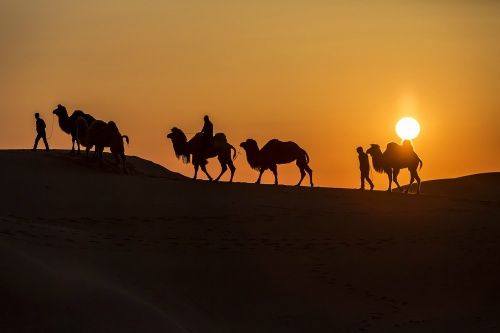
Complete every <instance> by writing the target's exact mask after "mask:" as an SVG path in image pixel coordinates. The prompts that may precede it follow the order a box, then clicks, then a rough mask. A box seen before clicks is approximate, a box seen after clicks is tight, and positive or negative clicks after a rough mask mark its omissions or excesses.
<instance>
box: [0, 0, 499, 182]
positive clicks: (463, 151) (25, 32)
mask: <svg viewBox="0 0 500 333" xmlns="http://www.w3.org/2000/svg"><path fill="white" fill-rule="evenodd" d="M499 41H500V2H498V1H451V0H450V1H446V0H442V1H439V0H437V1H425V0H424V1H422V0H419V1H410V0H407V1H377V4H375V3H374V1H332V0H330V1H319V0H317V1H315V0H309V1H292V0H286V1H285V0H283V1H276V0H266V1H236V0H235V1H206V0H184V1H165V0H151V1H139V0H136V1H132V0H121V1H106V0H98V1H97V0H86V1H70V0H50V1H49V0H46V1H34V0H24V1H18V0H1V1H0V45H1V52H0V123H1V124H2V131H1V132H0V148H29V147H31V145H32V142H33V139H34V136H35V135H34V119H33V113H34V112H40V113H41V115H42V117H44V118H45V120H46V123H47V125H48V133H49V135H50V132H51V124H52V110H53V109H54V107H55V105H56V104H58V103H61V104H64V105H66V107H67V108H68V109H69V110H71V111H72V110H74V109H83V110H85V111H86V112H88V113H91V114H93V115H94V116H96V117H97V118H100V119H104V120H115V121H116V122H117V123H118V125H119V127H120V129H121V131H122V133H124V134H128V135H129V136H130V138H131V145H130V146H129V148H128V150H127V153H128V154H132V155H139V156H141V157H144V158H148V159H152V160H154V161H156V162H158V163H160V164H162V165H164V166H166V167H167V168H169V169H171V170H174V171H179V172H182V173H184V174H186V175H191V174H192V167H191V166H184V165H182V163H181V162H180V161H178V160H176V159H175V157H174V155H173V150H172V147H171V144H170V142H169V141H166V138H165V135H166V133H167V131H168V130H169V129H170V128H171V127H172V126H178V127H180V128H182V129H183V130H185V131H186V132H195V131H199V130H200V129H201V127H202V125H203V120H202V116H203V115H204V114H209V115H211V118H212V120H213V122H214V125H215V131H216V132H219V131H222V132H225V133H226V134H227V136H228V138H229V140H230V142H231V143H233V145H235V146H237V145H239V143H240V142H241V141H244V140H245V139H246V138H249V137H252V138H255V139H256V140H257V141H258V142H259V144H260V145H261V146H262V145H263V144H264V143H265V142H266V141H267V140H269V139H271V138H279V139H282V140H293V141H296V142H297V143H298V144H299V145H301V146H302V147H303V148H304V149H306V150H307V151H308V153H309V155H310V157H311V164H310V165H311V167H312V168H313V170H314V171H315V178H316V182H315V183H316V184H317V185H322V186H342V187H355V186H358V169H357V155H356V152H355V148H356V147H357V146H358V145H362V146H364V147H367V146H368V145H369V144H370V143H379V144H381V145H382V146H384V147H385V145H386V143H387V142H389V141H399V139H398V137H397V136H396V134H395V132H394V125H395V123H396V121H397V120H398V119H399V118H401V117H403V116H413V117H415V118H416V119H418V120H419V122H420V124H421V127H422V131H421V133H420V136H419V137H418V138H417V139H416V140H415V141H414V145H415V148H416V150H417V152H418V153H419V155H420V156H421V158H422V160H423V161H424V168H423V169H422V172H421V175H422V177H423V179H424V180H425V179H431V178H447V177H455V176H461V175H465V174H471V173H477V172H485V171H499V170H500V154H499V144H500V130H499V129H500V126H499V125H500V61H499V60H500V43H499ZM50 143H51V144H52V146H53V147H55V148H69V147H70V138H69V136H67V135H65V134H63V133H62V132H61V130H60V129H59V128H58V127H57V124H55V126H54V131H53V136H52V137H51V140H50ZM236 166H237V168H238V170H237V173H236V178H235V179H236V180H237V181H254V180H255V179H256V177H257V173H256V172H255V171H254V170H252V169H250V167H249V166H248V164H247V162H246V159H245V155H244V153H243V152H242V154H241V155H240V156H239V158H238V160H237V161H236ZM209 170H211V172H212V174H214V175H216V173H217V172H218V171H219V165H218V162H217V161H216V160H211V162H210V164H209ZM268 172H269V171H268ZM280 172H281V174H280V175H281V177H280V178H281V179H280V180H281V182H283V183H287V184H291V183H295V182H296V181H297V180H298V177H299V173H298V170H297V169H296V166H295V165H294V164H291V165H288V166H281V167H280ZM403 174H404V176H403V177H402V180H405V181H407V179H408V177H407V176H406V175H407V172H406V171H404V172H403ZM264 180H265V181H266V182H270V181H271V180H272V174H271V173H270V172H269V174H266V176H265V177H264ZM375 183H376V185H378V188H385V187H386V185H387V180H386V178H385V176H382V175H376V176H375Z"/></svg>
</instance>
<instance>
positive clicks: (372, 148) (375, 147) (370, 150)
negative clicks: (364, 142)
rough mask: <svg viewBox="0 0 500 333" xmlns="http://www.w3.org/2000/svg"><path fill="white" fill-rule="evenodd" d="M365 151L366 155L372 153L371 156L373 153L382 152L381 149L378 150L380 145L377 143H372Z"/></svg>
mask: <svg viewBox="0 0 500 333" xmlns="http://www.w3.org/2000/svg"><path fill="white" fill-rule="evenodd" d="M366 153H367V154H368V155H372V157H373V156H374V155H379V154H382V151H381V150H380V146H379V145H377V144H374V143H372V144H371V145H370V148H368V149H367V150H366Z"/></svg>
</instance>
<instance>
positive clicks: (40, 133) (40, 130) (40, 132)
mask: <svg viewBox="0 0 500 333" xmlns="http://www.w3.org/2000/svg"><path fill="white" fill-rule="evenodd" d="M35 119H36V139H35V144H34V145H33V151H36V148H37V146H38V141H40V139H43V144H44V145H45V151H49V143H48V142H47V134H46V133H45V127H46V125H45V121H43V119H42V118H40V114H39V113H38V112H37V113H35Z"/></svg>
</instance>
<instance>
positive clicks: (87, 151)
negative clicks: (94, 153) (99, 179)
mask: <svg viewBox="0 0 500 333" xmlns="http://www.w3.org/2000/svg"><path fill="white" fill-rule="evenodd" d="M89 151H90V147H86V148H85V158H86V159H87V161H88V160H89Z"/></svg>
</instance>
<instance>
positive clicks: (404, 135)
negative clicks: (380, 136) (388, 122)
mask: <svg viewBox="0 0 500 333" xmlns="http://www.w3.org/2000/svg"><path fill="white" fill-rule="evenodd" d="M396 133H397V134H398V136H399V137H400V138H401V140H413V139H415V138H416V137H417V136H418V133H420V124H419V123H418V121H416V120H415V119H414V118H412V117H404V118H401V119H399V121H398V123H397V124H396Z"/></svg>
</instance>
